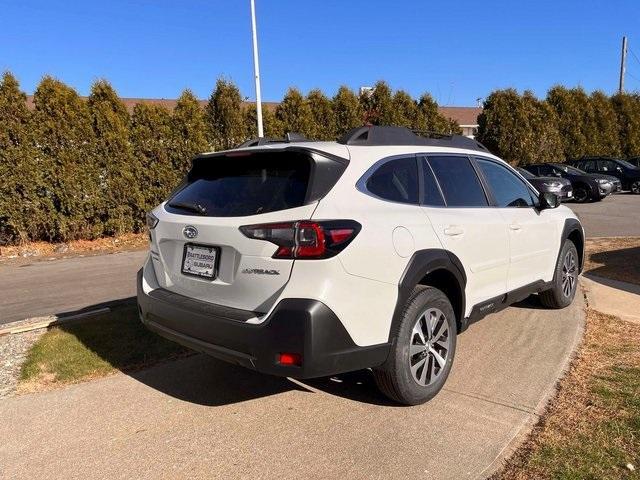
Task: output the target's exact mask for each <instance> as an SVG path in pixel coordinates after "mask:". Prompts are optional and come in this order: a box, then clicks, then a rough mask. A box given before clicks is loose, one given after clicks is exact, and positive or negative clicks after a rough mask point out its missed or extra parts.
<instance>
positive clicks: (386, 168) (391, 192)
mask: <svg viewBox="0 0 640 480" xmlns="http://www.w3.org/2000/svg"><path fill="white" fill-rule="evenodd" d="M366 185H367V190H368V191H369V192H371V193H373V194H374V195H375V196H377V197H380V198H382V199H384V200H389V201H391V202H400V203H413V204H417V203H418V164H417V163H416V159H415V157H404V158H397V159H395V160H389V161H388V162H385V163H384V164H382V165H381V166H380V167H379V168H378V169H377V170H376V171H375V172H374V173H373V174H372V175H371V176H370V177H369V179H368V180H367V184H366Z"/></svg>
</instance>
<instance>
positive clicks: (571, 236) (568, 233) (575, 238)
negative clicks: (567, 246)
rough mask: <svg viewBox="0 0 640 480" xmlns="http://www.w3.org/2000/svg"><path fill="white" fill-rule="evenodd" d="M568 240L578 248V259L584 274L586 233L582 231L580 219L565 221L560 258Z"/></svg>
mask: <svg viewBox="0 0 640 480" xmlns="http://www.w3.org/2000/svg"><path fill="white" fill-rule="evenodd" d="M566 240H571V241H572V242H573V244H574V245H575V246H576V250H578V259H579V261H580V272H582V269H583V268H584V231H583V230H582V225H581V224H580V221H579V220H578V219H575V218H567V219H566V220H565V221H564V228H563V229H562V238H561V240H560V250H559V251H558V258H559V257H560V253H561V252H562V245H564V242H565V241H566Z"/></svg>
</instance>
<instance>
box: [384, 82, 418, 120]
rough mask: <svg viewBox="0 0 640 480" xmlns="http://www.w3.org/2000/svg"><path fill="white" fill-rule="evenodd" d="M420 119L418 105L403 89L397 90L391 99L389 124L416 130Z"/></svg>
mask: <svg viewBox="0 0 640 480" xmlns="http://www.w3.org/2000/svg"><path fill="white" fill-rule="evenodd" d="M419 124H420V121H419V118H418V105H417V104H416V102H415V101H414V100H413V98H411V95H409V94H408V93H407V92H405V91H404V90H398V91H397V92H396V93H395V94H394V95H393V98H392V100H391V115H390V125H396V126H399V127H407V128H411V129H413V130H417V129H418V127H419Z"/></svg>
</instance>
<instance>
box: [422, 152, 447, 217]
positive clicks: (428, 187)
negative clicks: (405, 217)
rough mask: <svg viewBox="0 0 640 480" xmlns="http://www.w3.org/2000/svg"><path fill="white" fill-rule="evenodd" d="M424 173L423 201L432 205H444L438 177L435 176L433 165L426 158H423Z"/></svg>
mask: <svg viewBox="0 0 640 480" xmlns="http://www.w3.org/2000/svg"><path fill="white" fill-rule="evenodd" d="M421 161H422V162H423V163H422V166H423V168H422V172H423V173H422V175H423V189H424V192H423V195H422V203H423V204H425V205H429V206H432V207H443V206H444V199H443V198H442V195H441V194H440V189H439V188H438V183H437V182H436V178H435V177H434V176H433V172H432V171H431V167H429V164H428V163H427V161H426V158H422V159H421Z"/></svg>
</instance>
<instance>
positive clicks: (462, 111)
mask: <svg viewBox="0 0 640 480" xmlns="http://www.w3.org/2000/svg"><path fill="white" fill-rule="evenodd" d="M83 98H86V97H83ZM120 100H122V102H123V103H124V104H125V106H126V107H127V110H129V112H133V107H134V106H135V105H136V104H137V103H148V104H152V105H161V106H164V107H166V108H167V109H169V110H173V109H174V107H175V106H176V103H177V101H178V100H177V99H171V98H121V99H120ZM207 101H208V100H199V103H200V105H201V106H202V107H204V106H205V105H206V104H207ZM242 103H243V104H244V105H245V106H246V105H252V104H253V103H254V102H242ZM27 106H28V107H29V108H30V109H33V95H29V96H27ZM277 106H278V102H262V108H264V109H268V110H271V111H273V110H275V108H276V107H277ZM438 111H439V112H440V114H441V115H443V116H445V117H447V118H449V119H451V120H455V121H456V122H458V125H465V126H477V125H478V115H480V113H481V112H482V108H480V107H438Z"/></svg>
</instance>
